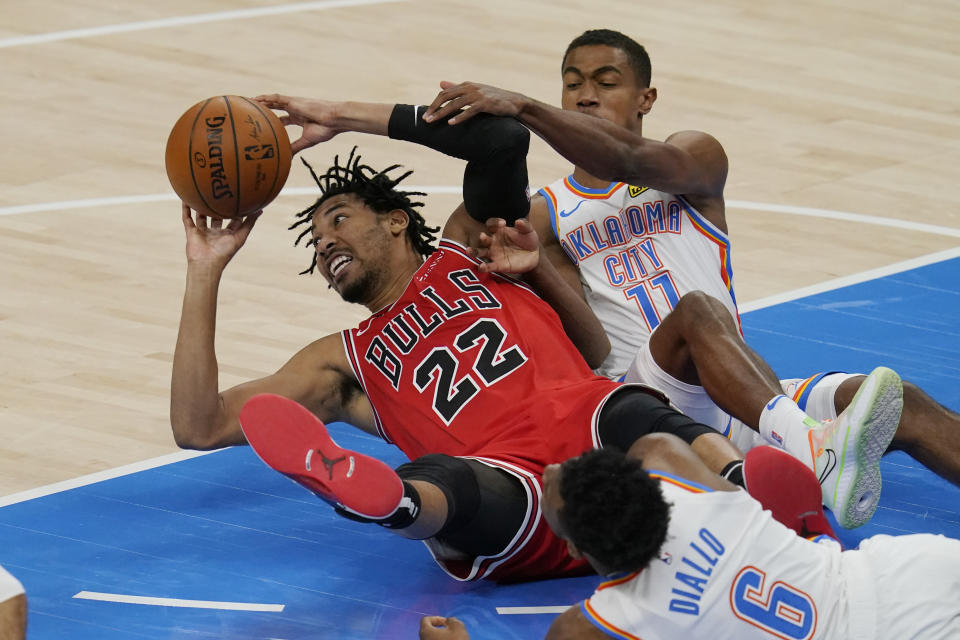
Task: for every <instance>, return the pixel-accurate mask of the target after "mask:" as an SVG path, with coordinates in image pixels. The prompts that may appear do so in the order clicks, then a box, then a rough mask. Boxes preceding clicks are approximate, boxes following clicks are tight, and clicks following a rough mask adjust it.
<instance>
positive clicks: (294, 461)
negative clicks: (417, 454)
mask: <svg viewBox="0 0 960 640" xmlns="http://www.w3.org/2000/svg"><path fill="white" fill-rule="evenodd" d="M240 428H241V429H243V434H244V435H245V436H246V437H247V442H249V443H250V446H251V447H253V450H254V451H255V452H256V453H257V455H258V456H260V459H261V460H263V461H264V462H265V463H267V465H269V466H270V467H271V468H273V469H275V470H276V471H279V472H280V473H282V474H283V475H285V476H287V477H288V478H290V479H292V480H294V481H295V482H297V483H299V484H301V485H303V486H304V487H306V488H307V489H309V490H310V491H312V492H313V493H315V494H316V495H317V496H318V497H319V498H321V499H323V500H325V501H327V502H329V503H330V504H332V505H334V506H335V507H340V508H341V509H343V510H344V511H347V512H349V513H352V514H354V515H357V516H360V517H361V518H365V519H371V520H381V519H383V518H386V517H388V516H390V515H391V514H393V512H394V511H395V510H396V509H397V506H398V505H399V504H400V500H401V499H402V498H403V481H402V480H400V476H398V475H397V474H396V472H395V471H394V470H393V469H391V468H390V467H389V466H387V465H386V464H384V463H383V462H381V461H380V460H377V459H376V458H371V457H370V456H366V455H363V454H362V453H357V452H355V451H348V450H347V449H341V448H340V447H339V446H337V443H336V442H334V441H333V439H332V438H330V435H329V434H328V433H327V429H326V427H324V426H323V423H322V422H321V421H320V420H318V419H317V417H316V416H315V415H313V414H312V413H310V411H309V410H307V408H306V407H304V406H302V405H300V404H298V403H297V402H294V401H293V400H290V399H289V398H284V397H282V396H277V395H273V394H261V395H257V396H254V397H252V398H250V400H248V401H247V403H246V404H245V405H243V409H241V410H240Z"/></svg>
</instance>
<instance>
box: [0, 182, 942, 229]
mask: <svg viewBox="0 0 960 640" xmlns="http://www.w3.org/2000/svg"><path fill="white" fill-rule="evenodd" d="M403 189H404V190H406V191H423V192H425V193H428V194H431V193H442V194H458V193H460V192H461V187H452V186H444V185H428V186H417V185H405V186H404V187H403ZM302 195H318V193H317V189H316V187H292V188H289V189H284V190H283V192H282V193H281V194H280V196H281V197H283V196H302ZM178 200H179V199H178V198H177V196H176V195H175V194H174V193H173V192H170V193H155V194H149V195H141V196H115V197H110V198H90V199H86V200H62V201H59V202H40V203H37V204H25V205H17V206H12V207H0V216H12V215H18V214H23V213H41V212H44V211H66V210H68V209H89V208H93V207H115V206H123V205H131V204H143V203H149V202H176V201H178ZM727 208H730V209H749V210H753V211H770V212H772V213H784V214H788V215H795V216H810V217H817V218H829V219H832V220H845V221H848V222H859V223H861V224H871V225H875V226H879V227H893V228H895V229H906V230H908V231H919V232H921V233H932V234H934V235H941V236H950V237H954V238H960V229H957V228H954V227H944V226H940V225H935V224H926V223H924V222H913V221H912V220H901V219H899V218H885V217H883V216H868V215H864V214H862V213H850V212H847V211H833V210H832V209H814V208H812V207H794V206H792V205H783V204H771V203H766V202H750V201H748V200H727Z"/></svg>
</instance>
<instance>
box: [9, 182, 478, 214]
mask: <svg viewBox="0 0 960 640" xmlns="http://www.w3.org/2000/svg"><path fill="white" fill-rule="evenodd" d="M402 190H403V191H423V192H425V193H460V192H461V188H460V187H447V186H440V185H428V186H425V187H424V186H417V185H404V186H403V187H402ZM319 195H320V192H319V190H318V189H317V188H316V187H291V188H288V189H284V190H283V193H281V194H280V197H284V196H319ZM179 201H180V198H178V197H177V196H176V194H174V193H173V192H172V191H171V192H170V193H154V194H149V195H144V196H115V197H110V198H88V199H86V200H62V201H60V202H40V203H37V204H24V205H18V206H15V207H0V216H14V215H19V214H23V213H42V212H44V211H67V210H70V209H92V208H94V207H119V206H125V205H131V204H144V203H149V202H179Z"/></svg>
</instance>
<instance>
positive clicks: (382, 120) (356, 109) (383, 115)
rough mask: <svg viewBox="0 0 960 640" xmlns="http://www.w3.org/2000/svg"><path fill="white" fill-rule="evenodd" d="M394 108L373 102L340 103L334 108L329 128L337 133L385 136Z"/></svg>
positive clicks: (391, 105) (390, 105)
mask: <svg viewBox="0 0 960 640" xmlns="http://www.w3.org/2000/svg"><path fill="white" fill-rule="evenodd" d="M395 106H396V105H393V104H381V103H374V102H341V103H338V104H337V106H336V107H335V108H334V117H333V121H332V122H331V123H330V126H331V127H332V128H334V129H336V130H337V132H339V133H342V132H346V131H352V132H355V133H370V134H373V135H378V136H385V135H387V129H388V126H389V123H390V115H391V114H392V113H393V109H394V107H395Z"/></svg>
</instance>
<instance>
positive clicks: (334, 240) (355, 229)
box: [313, 194, 391, 304]
mask: <svg viewBox="0 0 960 640" xmlns="http://www.w3.org/2000/svg"><path fill="white" fill-rule="evenodd" d="M385 218H386V217H385V216H380V215H377V213H376V212H375V211H373V210H372V209H370V208H369V207H367V206H366V205H364V203H363V201H362V200H360V199H359V198H357V197H356V196H354V195H351V194H344V195H338V196H333V197H332V198H330V199H329V200H327V201H326V202H324V203H323V204H322V205H320V208H319V209H317V211H316V212H315V213H314V215H313V246H314V249H315V250H316V252H317V267H318V268H319V269H320V272H321V273H322V274H323V277H324V278H326V279H327V282H329V283H330V286H331V287H333V289H334V290H336V292H337V293H339V294H340V297H341V298H343V299H344V300H346V301H347V302H358V303H360V304H364V303H366V302H367V301H369V300H371V299H372V298H373V297H374V296H375V295H376V294H377V292H378V291H379V288H380V285H381V284H382V283H384V282H386V280H387V278H388V271H389V261H388V255H389V252H390V242H391V234H390V231H389V230H388V229H387V221H386V219H385Z"/></svg>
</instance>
